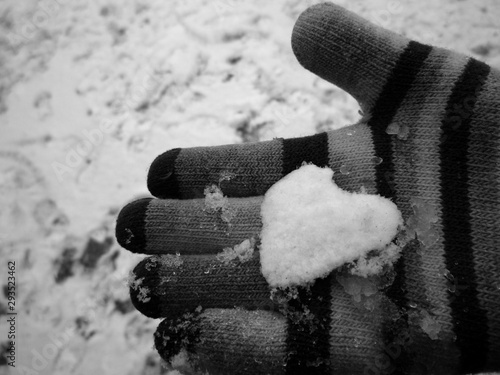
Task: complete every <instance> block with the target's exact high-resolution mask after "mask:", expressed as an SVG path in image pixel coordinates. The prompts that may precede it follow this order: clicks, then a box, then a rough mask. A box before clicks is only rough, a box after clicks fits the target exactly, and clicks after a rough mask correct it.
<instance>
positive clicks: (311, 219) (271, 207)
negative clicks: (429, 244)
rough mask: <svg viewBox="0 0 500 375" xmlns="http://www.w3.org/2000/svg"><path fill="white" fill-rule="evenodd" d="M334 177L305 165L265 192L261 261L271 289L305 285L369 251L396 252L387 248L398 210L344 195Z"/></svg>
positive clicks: (378, 200) (372, 198)
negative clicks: (388, 250)
mask: <svg viewBox="0 0 500 375" xmlns="http://www.w3.org/2000/svg"><path fill="white" fill-rule="evenodd" d="M332 177H333V171H332V170H331V169H330V168H320V167H317V166H315V165H304V166H302V167H301V168H299V169H297V170H295V171H293V172H291V173H290V174H288V175H287V176H285V177H284V178H282V179H281V180H280V181H278V182H277V183H276V184H274V185H273V186H272V187H271V188H270V189H269V190H268V191H267V193H266V195H265V197H264V201H263V203H262V207H261V215H262V224H263V227H262V232H261V247H260V258H261V264H262V274H263V275H264V277H265V278H266V280H267V281H268V283H269V284H270V285H271V286H272V287H287V286H294V285H307V284H309V283H312V282H313V281H314V280H315V279H317V278H321V277H325V276H326V275H327V274H329V273H330V272H331V271H332V270H334V269H336V268H338V267H340V266H342V265H343V264H345V263H349V262H353V261H355V260H357V259H359V258H362V257H365V256H367V254H368V253H369V252H372V251H373V250H378V251H382V250H384V249H386V248H388V249H390V251H391V252H393V251H394V248H393V247H391V246H388V245H390V243H391V241H392V240H393V239H394V238H395V236H396V235H397V234H398V232H399V230H400V228H402V226H403V218H402V215H401V212H400V211H399V210H398V208H397V207H396V205H395V204H394V203H393V202H391V201H390V200H389V199H386V198H384V197H381V196H379V195H370V194H363V193H356V192H354V193H350V192H348V191H344V190H342V189H341V188H339V187H338V186H337V185H336V184H335V183H334V182H333V180H332ZM387 258H388V259H396V258H397V257H396V256H395V255H394V254H391V255H390V256H388V257H387ZM365 263H367V264H368V262H365ZM377 268H378V265H377Z"/></svg>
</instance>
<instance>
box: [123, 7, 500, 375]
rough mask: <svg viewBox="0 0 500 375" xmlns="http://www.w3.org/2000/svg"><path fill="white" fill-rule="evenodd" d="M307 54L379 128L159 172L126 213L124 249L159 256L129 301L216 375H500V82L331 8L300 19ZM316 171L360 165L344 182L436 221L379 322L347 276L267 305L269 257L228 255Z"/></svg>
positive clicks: (408, 250) (224, 152)
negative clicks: (300, 177)
mask: <svg viewBox="0 0 500 375" xmlns="http://www.w3.org/2000/svg"><path fill="white" fill-rule="evenodd" d="M292 48H293V51H294V53H295V55H296V57H297V59H298V60H299V62H300V63H301V64H302V65H303V66H304V67H305V68H306V69H308V70H310V71H312V72H313V73H315V74H316V75H318V76H319V77H321V78H323V79H325V80H327V81H329V82H331V83H333V84H335V85H337V86H339V87H341V88H342V89H344V90H346V91H347V92H348V93H350V94H351V95H352V96H353V97H354V98H356V99H357V100H358V102H359V104H360V106H361V108H362V111H363V113H364V114H365V116H364V117H363V119H362V120H361V121H360V122H359V123H357V124H355V125H351V126H348V127H345V128H342V129H339V130H335V131H331V132H327V133H322V134H317V135H313V136H310V137H304V138H295V139H288V140H287V139H274V140H272V141H268V142H261V143H254V144H240V145H227V146H219V147H210V148H205V147H199V148H189V149H174V150H169V151H167V152H165V153H164V154H162V155H160V156H158V158H157V159H156V160H155V161H154V162H153V163H152V165H151V168H150V170H149V176H148V188H149V190H150V192H151V193H152V194H153V195H154V196H155V197H156V198H158V199H149V198H147V199H141V200H138V201H135V202H133V203H130V204H128V205H127V206H126V207H124V208H123V210H122V211H121V212H120V215H119V217H118V221H117V225H116V236H117V239H118V241H119V243H120V244H121V245H122V246H123V247H124V248H126V249H128V250H130V251H132V252H135V253H144V254H149V255H151V256H150V257H148V258H146V259H144V260H143V261H142V262H140V263H139V264H138V265H137V267H136V268H135V269H134V271H133V273H134V275H135V279H134V280H133V281H132V283H131V285H130V294H131V298H132V301H133V303H134V305H135V307H136V308H137V309H138V310H139V311H141V312H142V313H143V314H145V315H147V316H149V317H152V318H166V319H165V320H163V322H162V323H160V325H159V327H158V330H157V332H156V333H155V345H156V348H157V350H158V351H159V353H160V355H161V356H162V357H163V358H164V359H166V360H167V361H169V360H170V359H171V358H172V357H173V356H175V355H176V354H178V353H179V352H180V351H181V350H183V351H185V352H186V353H187V354H188V355H189V358H190V360H191V362H192V363H193V365H194V366H195V367H198V368H200V369H201V370H203V371H208V372H210V373H211V374H223V373H228V374H330V373H341V374H343V373H346V374H358V373H359V374H384V373H393V374H396V373H412V374H413V373H439V374H452V373H474V372H481V371H500V168H499V165H500V72H499V71H498V70H495V69H492V68H490V67H489V66H488V65H486V64H484V63H482V62H480V61H477V60H475V59H473V58H470V57H466V56H464V55H461V54H458V53H455V52H451V51H448V50H445V49H442V48H435V47H430V46H427V45H423V44H420V43H418V42H414V41H409V40H407V39H406V38H404V37H402V36H400V35H397V34H395V33H392V32H390V31H387V30H385V29H382V28H379V27H377V26H375V25H373V24H371V23H369V22H367V21H366V20H364V19H362V18H360V17H359V16H357V15H355V14H353V13H351V12H348V11H346V10H344V9H343V8H341V7H339V6H336V5H333V4H328V3H327V4H320V5H315V6H313V7H311V8H309V9H307V10H306V11H305V12H304V13H303V14H302V15H301V16H300V17H299V19H298V20H297V22H296V24H295V28H294V31H293V35H292ZM303 162H308V163H314V164H316V165H318V166H329V167H330V168H331V169H333V170H334V171H339V169H340V168H341V166H342V165H349V166H352V169H351V171H350V173H349V174H342V173H336V174H335V175H334V180H335V182H336V184H337V185H338V186H340V187H342V188H343V189H345V190H349V191H358V190H359V189H360V188H361V187H362V186H363V187H364V188H365V189H366V191H367V192H368V193H372V194H380V195H382V196H384V197H387V198H390V199H391V200H392V201H393V202H395V203H396V204H397V206H398V208H399V209H400V210H401V212H402V213H403V217H404V218H405V219H406V220H408V218H410V217H411V216H412V214H413V207H412V202H414V201H415V200H416V199H417V200H419V201H421V202H425V204H427V205H429V206H431V207H432V208H433V209H434V211H435V212H436V217H437V219H436V220H435V223H433V224H432V225H433V228H434V233H435V234H436V237H435V240H434V241H432V243H430V244H427V245H426V246H424V245H423V244H422V242H420V241H412V242H410V243H409V245H408V246H406V247H405V248H404V249H403V250H402V257H401V258H400V259H399V260H398V262H397V263H396V264H395V266H394V271H395V277H394V280H393V281H392V280H391V281H392V283H390V282H389V283H388V284H389V285H384V286H383V288H382V289H383V290H382V291H381V292H379V293H377V296H378V297H377V298H374V299H372V300H371V307H370V308H369V309H367V308H364V307H363V306H360V305H359V304H357V303H356V301H354V300H353V299H352V298H351V296H350V295H349V294H348V293H346V291H345V290H344V287H343V286H342V285H341V284H340V283H339V281H338V277H336V276H335V271H334V272H333V273H332V274H330V275H329V276H328V277H325V278H322V279H318V280H317V281H316V282H315V284H314V285H313V286H311V287H309V288H298V289H297V290H296V294H295V295H294V296H293V298H292V297H290V296H288V297H290V298H287V296H286V293H285V292H284V291H276V290H275V291H273V293H272V294H273V298H270V294H271V291H270V288H269V286H268V284H267V283H266V280H265V279H264V277H263V276H262V274H261V271H260V263H259V254H258V251H256V252H255V253H254V254H253V256H252V257H251V258H250V259H244V260H241V261H240V260H238V259H236V260H228V259H224V258H223V257H221V256H220V254H219V255H217V254H218V253H221V251H222V249H223V248H227V247H233V246H235V245H237V244H239V243H241V242H243V241H244V240H245V239H249V238H257V237H258V235H259V232H260V230H261V226H262V224H261V217H260V206H261V203H262V199H263V198H262V196H263V195H264V193H265V192H266V191H267V189H268V188H269V187H270V186H271V185H273V184H274V183H275V182H277V181H278V180H280V179H281V178H282V177H283V176H285V175H287V174H288V173H290V172H291V171H293V170H295V169H296V168H297V167H299V166H300V165H301V164H302V163H303ZM211 185H215V186H219V187H220V188H221V190H222V192H223V194H224V196H225V197H222V195H220V194H219V196H217V191H216V189H215V190H213V191H210V188H209V189H208V190H209V191H208V193H210V194H212V195H215V196H216V197H215V198H218V199H219V201H220V202H222V205H221V206H217V207H218V208H217V209H215V208H213V207H210V206H209V205H208V206H207V201H206V199H204V196H205V195H204V194H205V193H207V190H206V189H207V186H211ZM226 197H227V198H226ZM229 208H230V209H229ZM249 244H250V245H251V243H250V241H247V242H246V245H249ZM244 245H245V242H243V245H241V246H244ZM176 254H177V255H176ZM179 254H180V255H179ZM280 293H281V295H280ZM284 306H285V307H284Z"/></svg>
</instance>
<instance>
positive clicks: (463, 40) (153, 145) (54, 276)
mask: <svg viewBox="0 0 500 375" xmlns="http://www.w3.org/2000/svg"><path fill="white" fill-rule="evenodd" d="M315 2H317V1H306V0H304V1H299V0H274V1H266V0H212V1H203V0H190V1H182V0H179V1H173V0H169V1H165V0H162V1H156V0H149V1H147V0H134V1H128V2H124V1H121V0H71V1H70V0H57V1H56V0H42V1H36V0H23V1H19V0H2V1H1V2H0V30H1V32H0V51H1V52H0V131H1V137H0V256H1V268H0V269H1V273H0V278H1V279H0V284H1V285H2V286H3V289H4V290H5V286H6V284H7V261H8V260H15V261H16V265H17V292H18V294H17V305H16V308H17V311H18V313H19V315H18V316H17V332H16V334H17V337H16V352H17V353H16V354H17V357H16V369H12V368H10V367H8V366H6V360H5V356H2V357H0V374H21V373H22V374H52V375H57V374H65V375H67V374H91V373H96V374H106V375H107V374H121V375H127V374H144V375H146V374H147V375H155V374H164V373H168V372H169V371H168V370H166V369H164V368H162V367H161V365H160V360H159V357H158V355H157V354H156V353H155V352H154V350H153V349H152V345H153V340H152V334H153V332H154V330H155V328H156V325H157V324H158V321H155V320H151V319H147V318H145V317H143V316H141V315H140V314H139V313H137V312H136V311H134V309H133V308H132V305H131V303H130V302H129V298H128V291H127V287H126V284H125V279H126V277H127V275H128V272H129V270H130V268H132V267H133V265H134V264H135V263H137V261H138V260H139V259H140V258H141V256H138V255H132V254H129V253H128V252H126V251H125V250H122V249H120V247H119V246H118V245H117V244H116V241H115V239H114V220H115V218H116V215H117V212H118V211H119V209H120V207H121V206H123V205H124V204H125V203H127V202H128V201H130V200H132V199H133V198H135V197H138V196H141V195H145V194H147V190H146V184H145V179H146V173H147V170H148V167H149V164H150V163H151V161H152V160H153V159H154V157H156V156H157V155H158V154H160V153H162V152H164V151H165V150H167V149H170V148H174V147H190V146H209V145H218V144H227V143H241V142H249V141H259V140H266V139H271V138H273V137H293V136H300V135H308V134H312V133H315V132H319V131H324V130H329V129H334V128H338V127H340V126H343V125H346V124H351V123H354V122H355V121H356V120H357V119H358V118H359V115H358V106H357V104H356V103H355V101H354V100H353V99H352V98H351V97H350V96H348V95H347V94H346V93H344V92H342V91H341V90H339V89H337V88H335V87H333V86H331V85H329V84H327V83H325V82H323V81H322V80H320V79H318V78H315V77H314V76H313V75H312V74H310V73H309V72H307V71H305V70H304V69H302V68H301V67H300V66H299V65H298V63H297V62H296V60H295V58H294V56H293V54H292V52H291V48H290V35H291V31H292V27H293V24H294V21H295V19H296V18H297V16H298V15H299V14H300V12H302V11H303V10H304V9H305V8H307V7H308V6H309V5H312V4H313V3H315ZM335 2H336V3H338V4H340V5H344V6H346V7H348V8H349V9H352V10H354V11H356V12H358V13H359V14H361V15H363V16H365V17H366V18H368V19H370V20H372V21H373V22H375V23H378V24H380V25H382V26H385V27H387V28H389V29H392V30H394V31H396V32H399V33H402V34H404V35H406V36H408V37H410V38H414V39H417V40H419V41H422V42H427V43H433V44H437V45H439V46H442V47H446V48H451V49H455V50H458V51H461V52H464V53H467V54H470V55H473V56H474V57H476V58H479V59H481V60H483V61H486V62H488V63H490V64H492V65H493V66H496V67H498V68H500V31H499V29H500V24H499V21H498V20H500V2H498V1H496V0H475V1H472V0H470V1H458V0H440V1H435V0H407V1H393V0H380V1H379V0H377V1H373V0H370V1H368V0H363V1H347V0H345V1H341V0H337V1H335ZM6 310H7V303H6V300H5V292H4V293H2V294H1V297H0V314H1V315H2V319H1V322H0V349H1V350H2V352H5V349H6V347H7V345H6V341H7V329H8V325H7V317H6V315H5V313H6ZM23 366H24V367H23ZM18 370H22V371H18ZM23 371H24V372H23ZM181 371H184V370H182V369H181ZM171 373H175V372H171Z"/></svg>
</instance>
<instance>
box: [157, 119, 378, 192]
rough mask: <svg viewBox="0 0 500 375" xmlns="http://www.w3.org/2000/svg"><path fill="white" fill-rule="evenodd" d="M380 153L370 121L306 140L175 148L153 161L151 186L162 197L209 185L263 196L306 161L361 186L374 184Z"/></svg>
mask: <svg viewBox="0 0 500 375" xmlns="http://www.w3.org/2000/svg"><path fill="white" fill-rule="evenodd" d="M375 156H376V155H375V152H374V148H373V144H372V134H371V130H369V129H368V127H367V126H366V125H365V124H356V125H351V126H348V127H345V128H342V129H338V130H335V131H331V132H327V133H320V134H316V135H313V136H308V137H303V138H292V139H281V138H277V139H274V140H272V141H266V142H259V143H246V144H237V145H225V146H216V147H195V148H187V149H173V150H169V151H167V152H165V153H163V154H161V155H160V156H158V157H157V158H156V159H155V160H154V161H153V163H152V164H151V167H150V169H149V173H148V188H149V191H150V192H151V194H153V195H154V196H156V197H158V198H177V199H190V198H200V197H203V194H204V190H205V188H206V186H207V185H210V184H215V185H218V186H220V188H221V190H222V191H223V193H224V194H225V195H227V196H229V197H249V196H259V195H264V193H265V192H266V191H267V189H269V187H271V185H273V184H274V183H276V182H277V181H278V180H280V179H281V178H282V177H283V176H285V175H287V174H288V173H290V172H292V171H294V170H295V169H297V168H298V167H300V166H301V165H302V163H304V162H307V163H314V164H315V165H318V166H321V167H323V166H329V167H330V168H332V169H333V170H334V171H335V172H338V173H336V175H335V177H334V178H335V182H336V183H337V184H338V185H339V186H340V187H342V188H344V189H348V190H356V189H359V187H360V186H361V185H365V187H367V188H369V186H366V185H367V181H371V183H373V181H374V176H375V174H374V173H375V172H374V167H375V165H376V160H378V159H377V158H376V157H375ZM374 160H375V164H374ZM346 170H348V172H349V173H345V172H346ZM342 172H344V173H342Z"/></svg>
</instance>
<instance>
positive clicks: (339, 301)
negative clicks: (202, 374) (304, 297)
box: [155, 279, 405, 374]
mask: <svg viewBox="0 0 500 375" xmlns="http://www.w3.org/2000/svg"><path fill="white" fill-rule="evenodd" d="M333 280H335V279H333ZM330 293H331V295H330V298H326V299H323V300H321V301H320V302H318V301H319V300H317V299H316V300H314V301H315V303H316V304H318V303H320V304H324V305H325V309H324V310H319V309H316V310H314V307H312V306H310V307H311V309H310V310H309V311H308V313H306V314H303V315H298V314H295V315H288V316H284V315H282V314H280V313H276V312H274V311H247V310H244V309H207V310H205V311H203V312H202V313H201V314H199V315H198V314H197V313H193V314H186V315H184V316H183V317H179V318H177V319H166V320H164V321H163V322H162V323H161V324H160V325H159V327H158V329H157V332H156V333H155V345H156V348H157V350H158V352H159V353H160V355H161V356H162V357H163V358H164V359H165V360H166V361H167V362H169V361H171V359H172V356H174V355H176V354H177V353H179V352H180V351H181V350H182V349H185V350H186V351H187V352H188V354H189V357H190V359H191V361H192V362H193V363H192V364H193V365H194V366H195V367H198V368H201V369H202V370H209V372H210V373H214V374H235V373H237V374H285V373H287V374H292V373H293V374H329V373H335V372H338V373H346V374H347V373H349V374H354V373H360V374H361V373H385V371H386V370H388V367H390V366H391V363H390V362H391V361H390V359H389V358H388V357H387V354H385V353H384V351H386V350H391V351H392V354H395V355H399V354H400V353H401V347H400V346H399V345H404V344H405V343H404V341H403V342H402V343H401V344H393V345H392V346H390V347H389V346H386V347H384V345H383V344H381V343H382V342H383V339H384V337H383V330H384V325H385V324H386V323H387V321H389V320H390V319H391V318H392V316H391V315H390V314H388V311H389V310H390V309H392V308H393V306H392V305H391V303H390V302H388V300H387V299H384V298H380V299H377V300H374V304H373V306H372V307H373V309H372V310H367V309H364V308H359V307H356V306H355V305H354V302H353V300H352V299H351V297H350V296H349V295H348V294H347V293H345V291H344V290H343V288H342V287H341V286H340V285H338V284H337V283H336V282H335V281H334V282H333V285H332V288H331V290H330ZM380 357H382V360H380V359H378V358H380ZM375 359H377V364H375V362H374V361H375ZM379 363H380V364H379ZM379 366H382V368H380V367H379ZM384 366H385V367H384ZM392 370H394V368H393V369H392ZM364 371H366V372H364ZM370 371H371V372H370ZM388 372H389V371H388Z"/></svg>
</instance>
